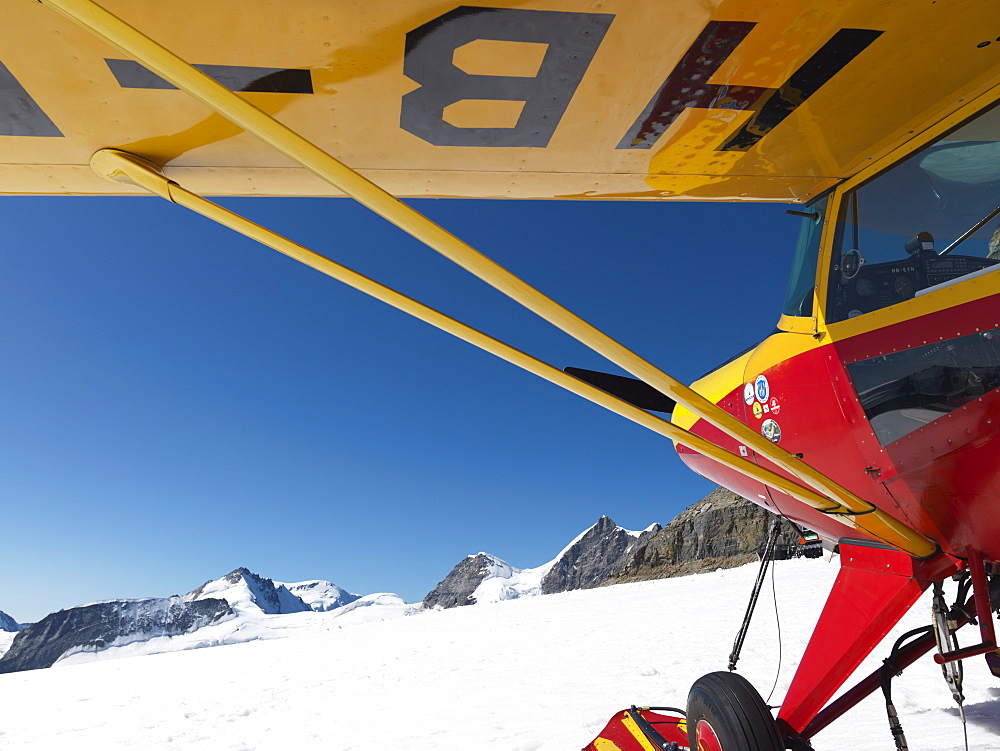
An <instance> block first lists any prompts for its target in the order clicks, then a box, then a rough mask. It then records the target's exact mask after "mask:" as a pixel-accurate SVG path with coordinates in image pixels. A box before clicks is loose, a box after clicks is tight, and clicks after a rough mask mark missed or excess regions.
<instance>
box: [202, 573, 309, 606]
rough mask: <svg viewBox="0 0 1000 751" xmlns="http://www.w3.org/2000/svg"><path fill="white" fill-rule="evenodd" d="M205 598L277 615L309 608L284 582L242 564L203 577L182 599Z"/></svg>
mask: <svg viewBox="0 0 1000 751" xmlns="http://www.w3.org/2000/svg"><path fill="white" fill-rule="evenodd" d="M208 598H218V599H222V600H225V601H226V602H228V603H229V604H230V606H231V607H232V608H233V609H234V610H236V611H238V612H245V611H248V610H250V611H254V610H256V611H259V612H262V613H265V614H268V615H278V614H280V613H301V612H303V611H307V610H312V608H310V607H309V606H308V605H307V604H306V603H305V602H304V601H303V600H302V599H301V598H299V597H297V596H296V595H294V594H292V593H291V592H290V591H289V590H288V588H287V587H286V586H285V585H284V584H281V583H278V584H275V582H273V581H271V580H270V579H265V578H264V577H262V576H258V575H257V574H255V573H253V572H252V571H250V570H249V569H246V568H243V567H240V568H238V569H235V570H234V571H230V572H229V573H228V574H226V575H225V576H223V577H222V578H220V579H215V580H214V581H207V582H205V583H204V584H202V585H201V586H200V587H198V589H196V590H194V591H193V592H189V593H188V594H187V595H185V599H187V600H189V601H194V600H204V599H208Z"/></svg>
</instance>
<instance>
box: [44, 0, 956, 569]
mask: <svg viewBox="0 0 1000 751" xmlns="http://www.w3.org/2000/svg"><path fill="white" fill-rule="evenodd" d="M42 1H43V2H44V3H45V4H46V5H48V6H50V7H52V8H54V9H56V10H58V11H59V12H60V13H62V14H64V15H65V16H67V17H68V18H70V19H72V20H73V21H75V22H76V23H78V24H79V25H81V26H82V27H84V28H85V29H87V30H89V31H91V32H92V33H94V34H95V35H97V36H99V37H100V38H102V39H104V40H105V41H107V42H109V43H110V44H112V45H114V46H115V47H118V48H119V49H120V50H122V51H123V52H125V53H126V54H128V55H130V56H131V57H133V58H134V59H135V60H137V61H138V62H140V63H141V64H142V65H144V66H145V67H146V68H148V69H149V70H151V71H153V72H154V73H156V74H157V75H159V76H161V77H162V78H164V79H166V80H167V81H169V82H170V83H172V84H174V85H175V86H176V87H177V88H179V89H182V90H184V91H186V92H187V93H188V94H190V95H191V96H193V97H195V98H196V99H198V100H199V101H201V102H203V103H204V104H205V105H207V106H208V107H210V108H211V109H213V110H215V111H216V112H218V113H219V114H220V115H222V116H223V117H225V118H226V119H228V120H230V121H231V122H233V123H234V124H236V125H238V126H239V127H241V128H243V129H244V130H246V131H247V132H249V133H252V134H253V135H255V136H257V137H258V138H260V139H261V140H262V141H264V142H265V143H267V144H268V145H270V146H272V147H273V148H275V149H276V150H278V151H280V152H281V153H283V154H285V155H286V156H288V157H289V158H291V159H292V160H294V161H296V162H298V163H299V164H300V165H302V166H303V167H304V168H306V169H308V170H309V171H311V172H313V173H314V174H316V175H317V176H318V177H320V178H322V179H323V180H326V181H327V182H329V183H330V184H332V185H334V186H335V187H337V188H339V189H340V190H342V191H343V192H344V193H345V194H346V195H348V196H350V197H352V198H354V199H355V200H357V201H359V202H360V203H362V204H363V205H364V206H366V207H367V208H369V209H371V210H372V211H374V212H375V213H377V214H379V215H380V216H382V217H384V218H385V219H387V220H388V221H390V222H392V223H393V224H395V225H396V226H398V227H399V228H401V229H402V230H404V231H405V232H407V233H409V234H410V235H412V236H413V237H415V238H417V239H418V240H421V241H422V242H424V243H425V244H427V245H428V246H430V247H431V248H433V249H434V250H436V251H437V252H439V253H441V254H442V255H444V256H445V257H446V258H448V259H450V260H452V261H453V262H455V263H456V264H458V265H459V266H462V267H463V268H464V269H466V270H467V271H469V272H470V273H472V274H474V275H475V276H477V277H479V278H480V279H482V280H483V281H485V282H487V283H488V284H490V285H491V286H493V287H495V288H496V289H497V290H499V291H500V292H503V293H504V294H505V295H507V296H508V297H510V298H512V299H513V300H515V301H517V302H518V303H520V304H521V305H523V306H524V307H526V308H527V309H529V310H531V311H532V312H534V313H536V314H537V315H538V316H540V317H541V318H543V319H545V320H546V321H548V322H550V323H552V324H553V325H555V326H557V327H558V328H560V329H562V330H563V331H565V332H566V333H568V334H569V335H570V336H572V337H574V338H575V339H577V340H579V341H580V342H582V343H583V344H585V345H587V346H588V347H590V348H591V349H593V350H594V351H596V352H598V353H599V354H601V355H603V356H604V357H606V358H607V359H608V360H610V361H611V362H614V363H615V364H617V365H618V366H620V367H621V368H623V369H624V370H626V371H628V372H629V373H632V374H633V375H634V376H636V377H637V378H639V379H640V380H642V381H645V382H646V383H648V384H649V385H650V386H652V387H653V388H655V389H657V390H658V391H660V392H661V393H663V394H666V395H667V396H669V397H671V398H672V399H674V400H675V401H677V402H678V403H680V404H683V405H684V406H685V407H687V408H688V409H689V410H691V412H693V413H694V414H696V415H698V416H699V417H701V418H702V419H704V420H706V421H707V422H709V423H711V424H712V425H714V426H716V427H717V428H719V429H720V430H722V431H723V432H724V433H726V434H727V435H729V436H731V437H733V438H735V439H736V440H737V441H739V442H740V443H743V444H745V445H747V446H749V447H750V448H752V449H753V450H754V451H755V452H757V454H758V455H759V456H762V457H764V458H766V459H768V460H769V461H771V462H773V463H774V464H775V465H777V466H778V467H780V468H782V469H784V470H785V471H787V472H788V473H790V474H791V475H792V476H794V477H796V478H798V479H799V480H800V481H802V482H803V483H806V484H807V485H809V486H810V487H812V488H814V489H816V490H818V491H820V493H821V494H822V495H826V496H828V498H826V499H824V500H823V506H824V509H823V510H826V511H827V512H829V511H834V512H837V511H839V510H840V509H842V510H843V512H844V513H847V514H860V515H862V516H859V517H857V518H854V519H853V523H854V524H856V525H857V526H858V527H859V528H861V529H864V530H865V531H868V532H869V533H871V534H873V535H875V536H876V537H878V538H880V539H883V540H886V541H887V542H889V543H891V544H893V545H896V546H897V547H900V548H901V549H903V550H905V551H906V552H908V553H910V554H911V555H914V556H917V557H926V556H928V555H931V554H933V553H934V552H935V550H936V546H935V544H934V543H933V542H931V541H930V540H928V539H926V538H925V537H923V536H922V535H919V534H918V533H916V532H915V531H913V530H911V529H910V528H908V527H906V526H905V525H903V524H902V523H900V522H898V521H897V520H896V519H894V518H893V517H891V516H889V515H888V514H885V513H884V512H882V511H881V510H879V509H877V508H876V507H875V506H873V505H872V504H870V503H868V502H867V501H864V500H863V499H861V498H860V497H858V496H857V495H855V494H854V493H851V492H850V491H849V490H847V489H846V488H844V487H842V486H841V485H840V484H838V483H836V482H835V481H833V480H832V479H830V478H829V477H826V476H825V475H823V474H822V473H820V472H818V471H817V470H815V469H813V468H812V467H810V466H809V465H808V464H806V463H805V462H803V461H802V460H801V459H799V458H798V457H796V456H795V455H793V454H790V453H788V452H787V451H783V450H781V449H780V448H778V447H777V446H776V445H775V444H773V443H771V442H770V441H769V440H768V439H766V438H764V437H763V436H761V435H760V434H758V433H757V432H756V431H754V430H752V429H751V428H749V427H748V426H746V425H744V424H743V423H741V422H740V421H739V420H737V419H736V418H735V417H733V416H732V415H730V414H728V413H726V412H725V411H724V410H722V409H720V408H719V407H717V406H716V405H714V404H712V403H711V402H710V401H708V400H707V399H705V398H704V397H703V396H701V395H700V394H698V393H696V392H695V391H693V390H691V389H690V388H688V387H687V386H685V385H684V384H682V383H681V382H680V381H677V380H676V379H674V378H673V377H671V376H669V375H668V374H666V373H664V372H663V371H661V370H660V369H659V368H657V367H656V366H654V365H652V364H651V363H649V362H647V361H646V360H644V359H643V358H641V357H640V356H639V355H637V354H635V353H634V352H632V351H631V350H629V349H628V348H626V347H624V346H623V345H622V344H620V343H619V342H617V341H615V340H614V339H612V338H611V337H609V336H608V335H606V334H604V333H603V332H601V331H599V330H598V329H596V328H595V327H594V326H592V325H590V324H589V323H587V322H586V321H584V320H583V319H581V318H579V317H578V316H576V315H575V314H574V313H572V312H570V311H569V310H567V309H566V308H564V307H562V306H561V305H559V304H558V303H556V302H555V301H553V300H551V299H550V298H548V297H547V296H545V295H544V294H542V293H541V292H539V291H538V290H536V289H534V288H533V287H531V286H530V285H529V284H527V283H526V282H524V281H523V280H521V279H520V278H518V277H517V276H515V275H513V274H511V273H510V272H509V271H507V270H506V269H504V268H502V267H501V266H499V265H498V264H496V263H495V262H493V261H492V260H490V259H489V258H487V257H486V256H484V255H482V254H481V253H479V252H478V251H476V250H475V249H474V248H472V247H471V246H469V245H468V244H466V243H465V242H463V241H462V240H460V239H458V238H457V237H455V236H454V235H452V234H451V233H449V232H448V231H446V230H445V229H443V228H442V227H440V226H438V225H437V224H435V223H434V222H432V221H431V220H430V219H428V218H427V217H425V216H423V215H422V214H420V213H419V212H418V211H416V210H415V209H413V208H411V207H409V206H407V205H406V204H404V203H403V202H401V201H399V200H398V199H396V198H395V197H394V196H392V195H390V194H389V193H387V192H386V191H384V190H383V189H381V188H380V187H378V186H377V185H375V184H374V183H372V182H371V181H370V180H368V179H367V178H365V177H363V176H362V175H360V174H358V173H357V172H355V171H354V170H352V169H351V168H350V167H348V166H346V165H344V164H342V163H341V162H339V161H338V160H336V159H335V158H333V157H332V156H330V155H329V154H327V153H326V152H324V151H323V150H322V149H320V148H319V147H317V146H315V145H314V144H312V143H310V142H309V141H308V140H306V139H305V138H303V137H302V136H300V135H298V134H297V133H295V132H294V131H292V130H291V129H290V128H288V127H286V126H284V125H282V124H281V123H280V122H278V121H277V120H275V119H274V118H272V117H271V116H270V115H267V114H266V113H264V112H262V111H260V110H259V109H257V108H256V107H254V106H253V105H252V104H250V103H249V102H247V101H246V100H244V99H242V98H241V97H240V96H238V95H236V94H234V93H233V92H231V91H230V90H229V89H227V88H226V87H225V86H223V85H222V84H220V83H218V82H216V81H215V80H213V79H212V78H210V77H209V76H207V75H205V74H204V73H202V72H200V71H199V70H197V69H196V68H193V67H192V66H190V65H188V64H187V63H186V62H185V61H184V60H182V59H181V58H179V57H177V56H176V55H174V54H173V53H172V52H170V51H169V50H167V49H165V48H164V47H162V46H161V45H159V44H157V43H156V42H154V41H153V40H151V39H149V38H148V37H146V36H145V35H144V34H142V33H141V32H139V31H138V30H136V29H134V28H133V27H131V26H129V25H128V24H127V23H125V22H124V21H122V20H121V19H119V18H118V17H116V16H115V15H113V14H111V13H109V12H108V11H106V10H105V9H103V8H101V7H100V6H99V5H97V4H96V3H93V2H91V1H90V0H42ZM188 195H193V194H188ZM220 211H221V209H220ZM244 221H245V220H244ZM254 226H256V225H254ZM261 229H262V228H258V230H261ZM258 239H259V238H258ZM282 252H286V251H282ZM300 260H302V259H300ZM439 315H440V314H439ZM456 323H457V322H456ZM477 333H478V332H477ZM491 341H495V340H491ZM497 344H499V342H497ZM490 351H493V350H492V349H491V350H490ZM522 354H523V353H522ZM533 372H534V371H533ZM544 377H547V376H544ZM550 380H553V379H550ZM573 380H574V381H575V380H576V379H573ZM560 385H563V384H560ZM571 390H574V391H576V388H574V389H571ZM577 393H579V392H577ZM602 393H603V392H602ZM588 398H589V397H588ZM614 411H616V412H617V411H619V410H618V409H615V410H614ZM640 411H641V410H640ZM661 422H662V421H661ZM667 424H669V423H667ZM672 427H673V426H672ZM679 442H683V443H684V444H685V445H689V443H688V441H679ZM706 443H707V442H706ZM709 445H711V444H709ZM691 448H694V447H693V446H691ZM695 450H697V451H703V450H704V449H703V448H696V449H695ZM716 451H722V450H721V449H717V448H716ZM705 453H706V454H707V455H709V456H712V457H713V458H718V457H717V456H715V453H709V452H707V451H706V452H705ZM723 453H725V454H728V452H725V451H723ZM720 461H721V459H720ZM723 463H725V464H727V465H728V461H727V462H723ZM740 465H741V468H740V469H739V471H741V472H744V473H747V469H746V467H749V466H751V463H750V462H740ZM734 468H735V467H734ZM751 476H753V475H751ZM774 477H777V475H774ZM767 484H768V485H772V486H773V487H776V488H778V489H781V488H780V487H779V486H778V485H774V483H773V482H767ZM792 495H793V496H795V497H799V496H798V495H797V494H795V493H792ZM821 497H822V496H821ZM831 499H833V500H831ZM802 500H804V499H802ZM807 502H808V501H807ZM831 503H832V504H834V505H833V507H831V506H830V504H831ZM810 505H813V504H812V503H810ZM850 518H852V517H845V519H850Z"/></svg>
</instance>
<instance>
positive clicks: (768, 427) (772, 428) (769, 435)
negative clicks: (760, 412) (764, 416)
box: [760, 420, 781, 443]
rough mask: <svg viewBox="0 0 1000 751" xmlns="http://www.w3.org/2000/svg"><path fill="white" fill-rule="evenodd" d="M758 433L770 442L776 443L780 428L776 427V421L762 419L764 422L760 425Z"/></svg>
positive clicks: (779, 438)
mask: <svg viewBox="0 0 1000 751" xmlns="http://www.w3.org/2000/svg"><path fill="white" fill-rule="evenodd" d="M760 434H761V435H762V436H764V437H765V438H766V439H767V440H769V441H771V442H772V443H777V442H778V441H780V440H781V428H779V427H778V423H776V422H775V421H774V420H764V423H763V424H762V425H761V426H760Z"/></svg>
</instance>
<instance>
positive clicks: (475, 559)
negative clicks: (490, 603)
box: [424, 553, 497, 608]
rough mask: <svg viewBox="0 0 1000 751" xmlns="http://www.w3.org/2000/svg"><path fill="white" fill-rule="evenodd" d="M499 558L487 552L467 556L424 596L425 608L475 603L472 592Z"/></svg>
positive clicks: (452, 606)
mask: <svg viewBox="0 0 1000 751" xmlns="http://www.w3.org/2000/svg"><path fill="white" fill-rule="evenodd" d="M496 560H497V559H495V558H494V557H493V556H491V555H487V554H486V553H479V554H478V555H470V556H467V557H466V558H465V559H464V560H462V561H461V562H460V563H459V564H458V565H457V566H455V568H453V569H452V570H451V572H450V573H449V574H448V575H447V576H446V577H445V578H444V579H442V580H441V581H440V582H438V585H437V586H436V587H434V589H432V590H431V591H430V592H428V593H427V596H426V597H425V598H424V607H425V608H454V607H458V606H459V605H475V603H476V600H475V598H474V597H473V596H472V593H473V592H475V591H476V588H477V587H478V586H479V585H480V584H482V582H483V579H485V578H486V577H487V576H489V574H490V571H491V569H492V567H493V566H494V564H495V562H496Z"/></svg>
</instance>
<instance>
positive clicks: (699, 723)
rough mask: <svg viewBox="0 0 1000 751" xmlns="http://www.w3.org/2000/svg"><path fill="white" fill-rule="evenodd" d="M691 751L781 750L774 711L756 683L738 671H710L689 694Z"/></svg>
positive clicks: (689, 738)
mask: <svg viewBox="0 0 1000 751" xmlns="http://www.w3.org/2000/svg"><path fill="white" fill-rule="evenodd" d="M687 727H688V744H689V745H690V746H691V751H782V749H784V748H785V744H784V743H783V742H782V740H781V736H780V735H779V733H778V726H777V724H775V721H774V718H773V717H771V712H770V710H768V708H767V705H766V704H764V700H763V699H761V698H760V694H758V693H757V691H756V690H755V689H754V687H753V686H751V685H750V683H749V682H748V681H747V680H746V678H744V677H743V676H741V675H738V674H736V673H724V672H718V673H709V674H708V675H705V676H702V677H701V678H699V679H698V680H697V681H695V684H694V686H692V687H691V692H690V693H689V694H688V705H687Z"/></svg>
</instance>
